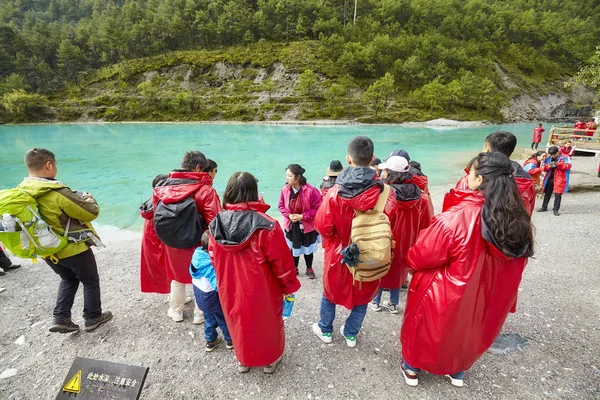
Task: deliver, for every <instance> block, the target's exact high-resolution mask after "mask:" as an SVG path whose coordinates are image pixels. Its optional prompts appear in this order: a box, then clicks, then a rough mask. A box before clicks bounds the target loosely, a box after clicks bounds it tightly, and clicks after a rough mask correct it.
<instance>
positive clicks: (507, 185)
mask: <svg viewBox="0 0 600 400" xmlns="http://www.w3.org/2000/svg"><path fill="white" fill-rule="evenodd" d="M473 168H474V169H475V171H474V172H475V174H476V176H481V177H483V182H482V183H481V185H480V186H479V188H478V190H481V191H482V192H483V196H484V197H485V203H484V205H483V215H484V219H485V223H486V224H487V225H488V227H489V228H490V230H491V232H492V234H493V236H494V239H495V240H496V243H497V244H498V247H499V249H500V250H501V251H502V252H503V253H504V254H506V255H509V256H513V257H521V256H526V257H531V256H532V255H533V226H532V224H531V217H530V216H529V213H528V212H527V210H526V209H525V205H524V204H523V200H522V199H521V196H520V194H519V189H518V188H517V184H516V182H515V180H514V178H513V176H512V174H513V166H512V164H511V162H510V160H509V159H508V158H507V157H506V156H505V155H504V154H502V153H498V152H492V153H479V156H478V157H477V159H476V160H475V162H474V163H473ZM525 247H527V250H526V251H525V253H524V254H523V249H524V248H525Z"/></svg>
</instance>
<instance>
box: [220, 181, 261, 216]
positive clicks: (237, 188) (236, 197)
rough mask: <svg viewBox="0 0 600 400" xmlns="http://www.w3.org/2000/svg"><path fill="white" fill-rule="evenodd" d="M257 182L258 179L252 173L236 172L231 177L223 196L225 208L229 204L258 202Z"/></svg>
mask: <svg viewBox="0 0 600 400" xmlns="http://www.w3.org/2000/svg"><path fill="white" fill-rule="evenodd" d="M256 182H257V180H256V178H255V177H254V175H252V174H251V173H250V172H236V173H235V174H233V175H231V178H229V181H227V186H226V187H225V193H224V194H223V208H225V206H226V205H227V204H238V203H248V202H250V201H258V185H257V183H256Z"/></svg>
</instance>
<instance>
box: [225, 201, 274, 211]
mask: <svg viewBox="0 0 600 400" xmlns="http://www.w3.org/2000/svg"><path fill="white" fill-rule="evenodd" d="M269 208H271V206H270V205H268V204H267V203H265V202H262V201H251V202H248V203H237V204H226V205H225V209H226V210H232V211H247V210H253V211H258V212H261V213H266V212H267V210H268V209H269Z"/></svg>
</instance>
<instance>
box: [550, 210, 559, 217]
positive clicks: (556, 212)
mask: <svg viewBox="0 0 600 400" xmlns="http://www.w3.org/2000/svg"><path fill="white" fill-rule="evenodd" d="M552 212H553V213H554V215H556V216H557V217H558V216H559V215H560V213H559V212H558V211H556V210H553V211H552Z"/></svg>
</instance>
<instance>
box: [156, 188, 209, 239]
mask: <svg viewBox="0 0 600 400" xmlns="http://www.w3.org/2000/svg"><path fill="white" fill-rule="evenodd" d="M205 225H206V224H205V222H204V218H202V216H201V215H200V213H199V212H198V208H196V201H195V200H194V198H193V197H186V198H185V199H183V200H181V201H180V202H179V203H170V204H165V203H163V202H162V200H161V201H159V202H158V204H157V205H156V209H155V210H154V230H155V231H156V235H157V236H158V238H159V239H160V240H161V241H162V242H163V243H164V244H165V245H167V246H169V247H174V248H176V249H187V248H189V247H194V246H196V245H197V244H198V243H200V238H201V237H202V232H204V228H205Z"/></svg>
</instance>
